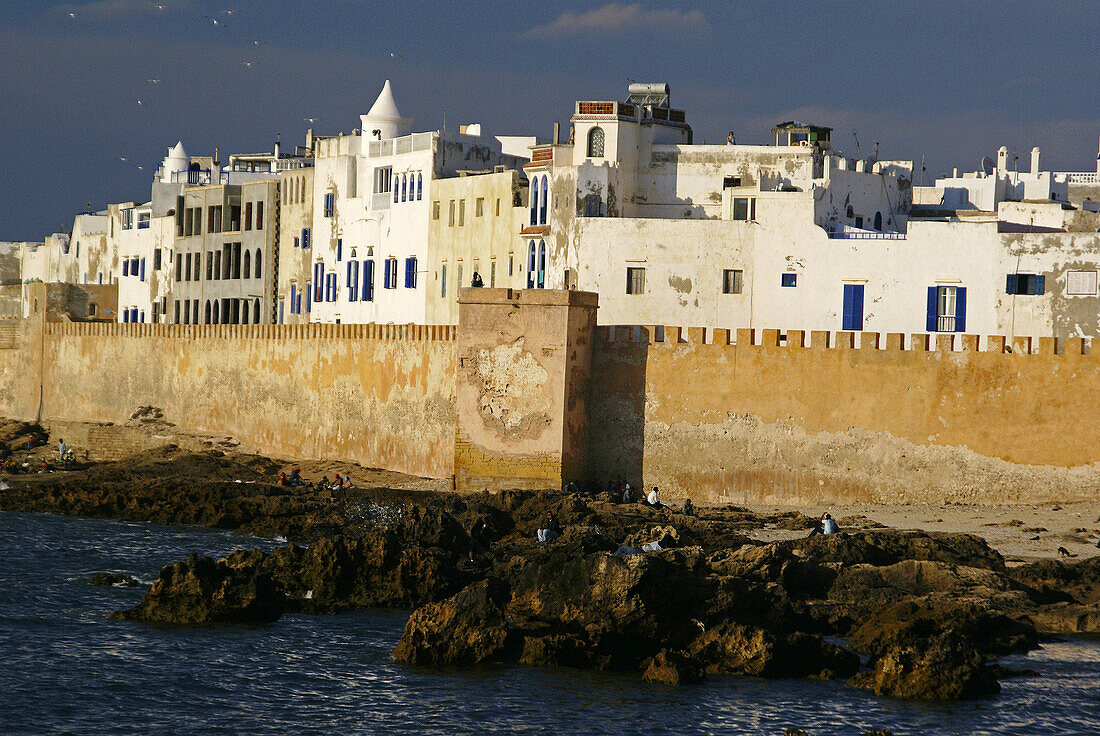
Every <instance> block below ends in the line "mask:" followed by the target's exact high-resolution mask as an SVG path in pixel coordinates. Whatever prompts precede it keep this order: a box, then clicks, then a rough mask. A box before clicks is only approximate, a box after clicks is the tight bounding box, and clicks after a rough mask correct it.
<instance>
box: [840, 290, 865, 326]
mask: <svg viewBox="0 0 1100 736" xmlns="http://www.w3.org/2000/svg"><path fill="white" fill-rule="evenodd" d="M841 329H843V330H847V331H851V332H860V331H862V330H863V284H844V316H843V318H842V320H841Z"/></svg>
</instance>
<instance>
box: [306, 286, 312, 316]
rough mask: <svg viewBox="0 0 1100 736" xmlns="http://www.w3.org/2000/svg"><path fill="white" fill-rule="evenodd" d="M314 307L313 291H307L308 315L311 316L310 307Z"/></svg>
mask: <svg viewBox="0 0 1100 736" xmlns="http://www.w3.org/2000/svg"><path fill="white" fill-rule="evenodd" d="M312 306H313V289H306V314H309V310H310V307H312Z"/></svg>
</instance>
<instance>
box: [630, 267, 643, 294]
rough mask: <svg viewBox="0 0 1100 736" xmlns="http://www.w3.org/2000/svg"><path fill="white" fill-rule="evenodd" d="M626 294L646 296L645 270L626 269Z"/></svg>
mask: <svg viewBox="0 0 1100 736" xmlns="http://www.w3.org/2000/svg"><path fill="white" fill-rule="evenodd" d="M626 293H627V294H644V293H645V269H644V268H628V269H626Z"/></svg>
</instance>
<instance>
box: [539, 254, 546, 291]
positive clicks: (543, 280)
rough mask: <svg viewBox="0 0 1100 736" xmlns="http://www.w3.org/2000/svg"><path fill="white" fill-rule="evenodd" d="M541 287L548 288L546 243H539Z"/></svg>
mask: <svg viewBox="0 0 1100 736" xmlns="http://www.w3.org/2000/svg"><path fill="white" fill-rule="evenodd" d="M539 288H540V289H545V288H546V243H541V242H540V243H539Z"/></svg>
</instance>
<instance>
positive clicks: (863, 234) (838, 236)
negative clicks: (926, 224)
mask: <svg viewBox="0 0 1100 736" xmlns="http://www.w3.org/2000/svg"><path fill="white" fill-rule="evenodd" d="M826 232H827V233H828V235H829V238H830V239H833V240H905V233H894V232H880V231H879V230H864V229H863V228H858V227H852V226H851V225H836V226H834V227H833V228H831V229H829V230H827V231H826Z"/></svg>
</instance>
